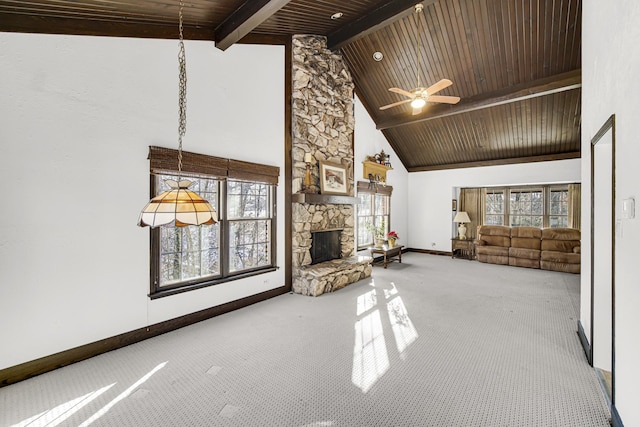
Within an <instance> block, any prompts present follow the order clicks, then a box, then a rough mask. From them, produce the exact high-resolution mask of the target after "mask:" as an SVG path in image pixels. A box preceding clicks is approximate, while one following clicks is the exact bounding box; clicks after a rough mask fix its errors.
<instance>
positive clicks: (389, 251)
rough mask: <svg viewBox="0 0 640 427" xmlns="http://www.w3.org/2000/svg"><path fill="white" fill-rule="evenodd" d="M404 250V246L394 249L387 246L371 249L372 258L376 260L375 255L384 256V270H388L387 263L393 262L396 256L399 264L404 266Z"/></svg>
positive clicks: (397, 246)
mask: <svg viewBox="0 0 640 427" xmlns="http://www.w3.org/2000/svg"><path fill="white" fill-rule="evenodd" d="M402 248H404V246H401V245H396V246H394V247H392V248H390V247H389V246H387V245H383V246H382V247H381V248H375V247H374V248H371V258H375V257H374V255H375V254H382V255H383V261H382V262H383V265H384V268H387V263H389V262H391V261H393V258H394V257H396V256H397V257H398V262H399V263H400V264H402Z"/></svg>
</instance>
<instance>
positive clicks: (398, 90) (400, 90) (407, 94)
mask: <svg viewBox="0 0 640 427" xmlns="http://www.w3.org/2000/svg"><path fill="white" fill-rule="evenodd" d="M389 92H393V93H399V94H400V95H404V96H407V97H409V98H413V94H412V93H411V92H409V91H406V90H404V89H400V88H399V87H390V88H389Z"/></svg>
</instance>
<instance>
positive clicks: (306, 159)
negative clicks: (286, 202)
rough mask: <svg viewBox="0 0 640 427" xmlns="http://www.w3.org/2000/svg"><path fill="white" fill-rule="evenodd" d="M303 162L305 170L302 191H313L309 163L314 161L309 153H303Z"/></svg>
mask: <svg viewBox="0 0 640 427" xmlns="http://www.w3.org/2000/svg"><path fill="white" fill-rule="evenodd" d="M304 163H305V164H306V170H305V172H304V182H303V183H302V193H315V190H314V189H313V187H312V186H311V164H312V163H315V162H314V158H313V156H312V155H311V153H304Z"/></svg>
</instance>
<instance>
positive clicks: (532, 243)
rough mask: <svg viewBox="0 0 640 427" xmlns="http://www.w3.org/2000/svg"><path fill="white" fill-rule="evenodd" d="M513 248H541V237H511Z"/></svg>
mask: <svg viewBox="0 0 640 427" xmlns="http://www.w3.org/2000/svg"><path fill="white" fill-rule="evenodd" d="M511 247H512V248H525V249H537V250H538V251H539V250H540V239H530V238H522V237H512V238H511Z"/></svg>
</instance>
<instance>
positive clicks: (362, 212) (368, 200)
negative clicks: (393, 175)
mask: <svg viewBox="0 0 640 427" xmlns="http://www.w3.org/2000/svg"><path fill="white" fill-rule="evenodd" d="M392 191H393V188H392V187H390V186H378V188H375V187H372V188H370V187H369V183H368V182H358V197H359V198H360V203H359V204H358V206H357V218H358V230H357V232H358V249H361V248H364V247H367V246H372V245H373V243H374V242H373V237H374V236H373V232H372V231H371V226H373V227H374V228H375V227H380V226H381V225H382V224H383V221H384V230H385V234H386V233H387V232H388V231H389V222H390V217H391V192H392Z"/></svg>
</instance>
